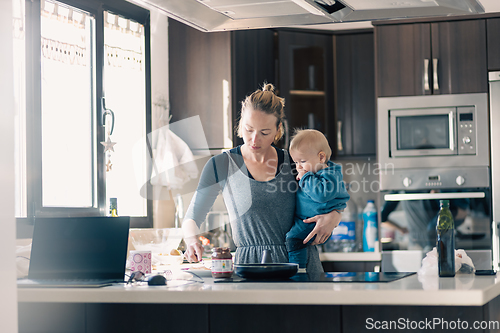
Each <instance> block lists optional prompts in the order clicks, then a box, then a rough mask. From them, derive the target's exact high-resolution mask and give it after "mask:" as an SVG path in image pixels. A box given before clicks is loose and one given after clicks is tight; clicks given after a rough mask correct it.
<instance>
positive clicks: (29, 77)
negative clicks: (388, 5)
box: [16, 0, 153, 238]
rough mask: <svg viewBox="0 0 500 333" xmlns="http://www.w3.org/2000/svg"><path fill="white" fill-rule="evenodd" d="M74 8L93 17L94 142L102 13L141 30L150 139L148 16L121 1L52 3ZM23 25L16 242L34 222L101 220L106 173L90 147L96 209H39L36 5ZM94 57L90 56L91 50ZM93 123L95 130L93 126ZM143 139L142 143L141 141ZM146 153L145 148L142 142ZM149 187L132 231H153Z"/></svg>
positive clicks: (100, 132)
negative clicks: (22, 168)
mask: <svg viewBox="0 0 500 333" xmlns="http://www.w3.org/2000/svg"><path fill="white" fill-rule="evenodd" d="M57 1H59V2H62V3H65V4H68V5H70V6H73V7H77V8H80V9H82V10H84V11H86V12H88V13H90V14H92V15H94V17H95V43H94V44H93V45H94V46H95V70H94V71H93V73H94V74H95V77H94V82H95V90H94V95H95V96H94V100H93V105H94V110H92V113H93V115H92V118H93V120H92V128H93V131H94V130H95V131H96V133H93V135H95V137H96V142H101V141H105V131H104V127H103V126H101V124H100V121H101V119H102V112H103V110H102V104H101V101H102V97H103V70H104V55H105V54H104V12H105V11H109V12H112V13H113V14H117V15H120V16H122V17H126V18H129V19H132V20H134V21H136V22H138V23H140V24H142V25H143V26H144V41H145V67H144V70H145V88H146V92H145V93H146V96H145V97H146V98H145V102H146V108H145V109H146V115H145V117H146V134H150V133H151V128H152V124H151V40H150V39H151V27H150V12H149V10H147V9H145V8H142V7H139V6H137V5H134V4H132V3H129V2H126V1H123V0H101V1H96V0H57ZM25 6H26V7H25V13H26V14H25V15H26V18H25V21H26V35H25V36H26V180H27V181H26V183H27V185H26V186H27V189H26V195H27V197H26V200H27V208H26V209H27V217H26V218H17V219H16V220H17V226H18V228H17V229H18V230H17V236H18V238H26V237H31V236H30V234H31V232H32V226H33V224H34V220H35V219H36V218H37V217H61V216H65V217H72V216H75V217H76V216H103V215H107V211H108V208H109V207H108V204H107V203H106V187H105V179H106V171H105V163H106V162H105V154H104V152H103V149H104V147H103V146H101V145H94V146H93V148H92V150H93V151H92V153H93V154H94V153H95V149H97V150H98V151H97V154H96V155H97V163H96V164H97V170H94V171H93V172H94V173H97V175H95V174H94V179H96V187H97V188H95V189H94V194H93V196H96V197H93V202H94V203H95V204H97V207H89V208H77V207H75V208H71V207H43V206H42V149H41V140H40V138H41V137H42V119H41V62H40V49H41V38H40V37H41V8H40V6H41V0H26V1H25ZM92 51H94V50H92ZM95 122H98V124H95ZM145 139H146V138H145ZM146 145H147V146H146V148H147V149H148V150H150V146H149V145H148V142H147V140H146ZM100 146H101V147H100ZM146 163H147V165H146V170H148V173H149V174H148V179H149V176H150V173H151V162H150V161H149V159H147V161H146ZM151 195H152V186H151V184H150V183H149V182H148V184H147V215H146V216H143V217H134V216H132V217H131V218H130V226H131V227H134V228H152V227H153V214H152V212H153V204H152V201H151V200H150V198H151Z"/></svg>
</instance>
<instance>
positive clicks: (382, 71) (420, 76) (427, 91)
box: [375, 20, 488, 97]
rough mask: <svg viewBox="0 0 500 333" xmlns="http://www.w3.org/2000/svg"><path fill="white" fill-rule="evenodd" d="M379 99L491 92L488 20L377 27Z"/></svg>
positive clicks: (383, 25)
mask: <svg viewBox="0 0 500 333" xmlns="http://www.w3.org/2000/svg"><path fill="white" fill-rule="evenodd" d="M375 47H376V68H377V79H376V82H377V94H378V96H379V97H390V96H417V95H432V94H462V93H482V92H487V91H488V86H487V84H488V80H487V65H486V23H485V21H484V20H464V21H448V22H446V21H444V22H434V23H413V24H387V25H385V24H381V25H377V23H375Z"/></svg>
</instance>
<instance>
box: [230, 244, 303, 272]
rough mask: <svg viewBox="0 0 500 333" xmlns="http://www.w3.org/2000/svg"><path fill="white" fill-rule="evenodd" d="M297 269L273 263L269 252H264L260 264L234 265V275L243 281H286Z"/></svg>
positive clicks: (293, 266)
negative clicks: (243, 279)
mask: <svg viewBox="0 0 500 333" xmlns="http://www.w3.org/2000/svg"><path fill="white" fill-rule="evenodd" d="M298 269H299V265H298V264H291V263H281V264H280V263H273V262H272V260H271V251H270V250H264V251H263V253H262V260H261V263H260V264H235V265H234V273H235V274H236V275H238V276H240V277H242V278H245V279H288V278H290V277H292V276H294V275H295V274H297V271H298Z"/></svg>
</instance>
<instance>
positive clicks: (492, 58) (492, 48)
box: [486, 18, 500, 71]
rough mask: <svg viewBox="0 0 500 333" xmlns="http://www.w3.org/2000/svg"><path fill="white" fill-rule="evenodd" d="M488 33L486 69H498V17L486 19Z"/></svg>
mask: <svg viewBox="0 0 500 333" xmlns="http://www.w3.org/2000/svg"><path fill="white" fill-rule="evenodd" d="M486 31H487V33H488V70H490V71H498V70H500V42H499V41H500V18H491V19H487V20H486Z"/></svg>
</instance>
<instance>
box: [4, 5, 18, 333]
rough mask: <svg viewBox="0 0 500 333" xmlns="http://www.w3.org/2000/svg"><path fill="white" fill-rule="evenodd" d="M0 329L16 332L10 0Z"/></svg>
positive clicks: (6, 30) (6, 13) (9, 7)
mask: <svg viewBox="0 0 500 333" xmlns="http://www.w3.org/2000/svg"><path fill="white" fill-rule="evenodd" d="M0 45H2V48H1V49H2V52H0V73H2V74H1V79H0V101H1V107H0V230H1V231H0V254H1V255H2V264H1V271H2V273H1V275H2V281H1V283H0V295H1V301H0V332H6V333H7V332H8V333H15V332H17V287H16V262H15V246H16V236H15V232H16V224H15V218H14V90H13V88H12V81H13V76H14V73H13V70H12V68H13V48H12V0H0Z"/></svg>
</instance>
